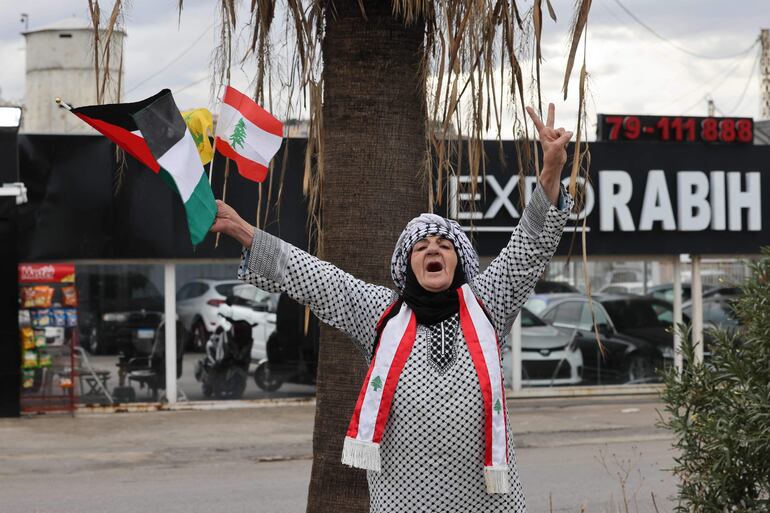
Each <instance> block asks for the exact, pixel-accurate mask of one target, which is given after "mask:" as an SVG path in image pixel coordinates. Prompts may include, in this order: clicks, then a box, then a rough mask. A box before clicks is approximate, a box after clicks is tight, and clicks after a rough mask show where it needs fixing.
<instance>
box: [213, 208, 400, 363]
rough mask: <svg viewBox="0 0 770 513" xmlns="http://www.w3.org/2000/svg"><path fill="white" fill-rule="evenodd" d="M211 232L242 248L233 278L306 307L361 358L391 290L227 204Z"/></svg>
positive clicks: (392, 296) (392, 295) (393, 295)
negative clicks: (265, 228)
mask: <svg viewBox="0 0 770 513" xmlns="http://www.w3.org/2000/svg"><path fill="white" fill-rule="evenodd" d="M217 207H218V212H217V218H216V220H215V222H214V225H213V226H212V228H211V230H212V231H216V232H222V233H224V234H226V235H229V236H231V237H233V238H235V239H236V240H238V241H239V242H240V243H241V244H242V245H243V246H244V251H243V255H242V258H241V264H240V266H239V268H238V278H239V279H241V280H243V281H245V282H248V283H252V284H253V285H256V286H257V287H259V288H261V289H264V290H268V291H270V292H286V293H287V294H288V295H289V296H290V297H291V298H292V299H294V300H296V301H298V302H299V303H302V304H304V305H308V306H310V309H311V310H312V311H313V313H314V314H315V315H316V316H317V317H318V318H319V319H320V320H321V321H323V322H325V323H327V324H329V325H331V326H334V327H335V328H337V329H340V330H342V331H343V332H345V333H347V334H348V335H350V336H351V337H352V338H353V339H354V340H355V341H356V343H357V344H358V345H359V347H360V348H361V349H362V350H363V351H364V353H365V354H366V355H367V357H371V349H372V344H373V341H374V337H375V334H376V326H377V322H378V321H379V319H380V316H381V315H382V313H383V312H384V311H385V309H386V308H387V307H388V306H389V305H390V303H392V302H393V301H395V300H396V293H395V292H393V291H392V290H390V289H388V288H386V287H381V286H378V285H372V284H370V283H366V282H364V281H362V280H359V279H357V278H355V277H353V276H352V275H350V274H349V273H346V272H344V271H343V270H341V269H340V268H338V267H336V266H334V265H332V264H330V263H329V262H325V261H323V260H320V259H318V258H316V257H314V256H312V255H310V254H309V253H307V252H305V251H302V250H301V249H299V248H297V247H295V246H292V245H291V244H289V243H287V242H284V241H283V240H281V239H279V238H278V237H275V236H273V235H270V234H269V233H266V232H263V231H262V230H259V229H257V228H255V227H254V226H251V225H250V224H249V223H247V222H246V221H244V220H243V219H242V218H241V217H240V216H239V215H238V214H237V212H235V210H233V209H232V207H230V206H229V205H227V204H225V203H223V202H221V201H217Z"/></svg>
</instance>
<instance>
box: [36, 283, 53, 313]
mask: <svg viewBox="0 0 770 513" xmlns="http://www.w3.org/2000/svg"><path fill="white" fill-rule="evenodd" d="M53 292H54V290H53V287H49V286H47V285H39V286H37V287H35V292H34V303H35V306H36V307H38V308H49V307H50V306H51V300H52V299H53Z"/></svg>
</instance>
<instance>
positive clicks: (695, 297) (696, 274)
mask: <svg viewBox="0 0 770 513" xmlns="http://www.w3.org/2000/svg"><path fill="white" fill-rule="evenodd" d="M691 259H692V283H691V284H690V289H691V290H692V342H693V345H694V346H695V361H696V362H699V363H702V362H703V288H702V287H701V280H700V255H691Z"/></svg>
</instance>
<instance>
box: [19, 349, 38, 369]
mask: <svg viewBox="0 0 770 513" xmlns="http://www.w3.org/2000/svg"><path fill="white" fill-rule="evenodd" d="M21 366H22V367H23V368H24V369H34V368H35V367H37V351H24V359H23V360H22V364H21Z"/></svg>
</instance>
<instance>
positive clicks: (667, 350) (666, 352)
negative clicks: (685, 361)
mask: <svg viewBox="0 0 770 513" xmlns="http://www.w3.org/2000/svg"><path fill="white" fill-rule="evenodd" d="M661 353H663V358H666V359H668V360H673V359H674V348H673V347H664V348H663V350H662V351H661Z"/></svg>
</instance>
